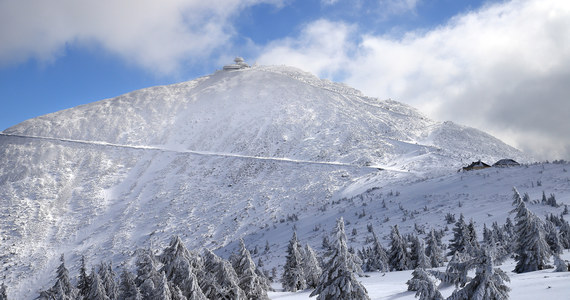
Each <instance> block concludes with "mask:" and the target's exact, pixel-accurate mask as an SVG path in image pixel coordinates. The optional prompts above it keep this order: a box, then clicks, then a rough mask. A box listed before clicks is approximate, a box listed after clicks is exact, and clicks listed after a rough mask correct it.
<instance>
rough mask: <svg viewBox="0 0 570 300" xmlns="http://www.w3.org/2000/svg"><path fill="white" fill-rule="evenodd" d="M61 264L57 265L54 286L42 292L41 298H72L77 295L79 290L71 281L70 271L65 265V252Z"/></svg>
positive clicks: (70, 299)
mask: <svg viewBox="0 0 570 300" xmlns="http://www.w3.org/2000/svg"><path fill="white" fill-rule="evenodd" d="M60 261H61V264H60V265H59V266H58V267H57V272H56V273H57V275H56V281H55V284H54V285H53V287H51V288H50V289H49V290H47V291H42V292H41V293H40V296H39V299H57V300H72V299H75V298H76V297H77V290H76V289H75V288H74V287H73V286H72V285H71V282H70V281H69V271H68V270H67V268H66V267H65V258H64V256H63V254H62V255H61V257H60Z"/></svg>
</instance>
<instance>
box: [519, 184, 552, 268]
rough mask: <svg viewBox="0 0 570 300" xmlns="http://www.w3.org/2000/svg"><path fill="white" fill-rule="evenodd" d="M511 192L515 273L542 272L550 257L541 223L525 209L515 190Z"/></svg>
mask: <svg viewBox="0 0 570 300" xmlns="http://www.w3.org/2000/svg"><path fill="white" fill-rule="evenodd" d="M513 190H514V195H513V199H514V200H513V204H514V205H516V208H515V209H514V210H513V211H514V212H516V216H515V222H516V225H515V234H516V237H517V244H516V248H515V254H516V255H515V260H516V261H517V265H516V267H515V272H516V273H524V272H531V271H537V270H542V269H544V268H545V267H546V262H547V261H548V258H549V256H550V249H549V247H548V244H547V243H546V240H545V233H544V228H543V225H542V222H541V221H540V219H539V218H538V217H536V216H535V215H534V214H533V213H532V212H531V211H530V210H529V209H528V208H527V207H526V205H525V203H524V201H522V200H521V199H520V195H519V193H518V191H517V190H516V188H513Z"/></svg>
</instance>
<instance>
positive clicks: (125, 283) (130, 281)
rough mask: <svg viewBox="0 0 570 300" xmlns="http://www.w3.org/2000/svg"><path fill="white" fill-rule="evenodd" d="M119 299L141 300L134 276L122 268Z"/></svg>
mask: <svg viewBox="0 0 570 300" xmlns="http://www.w3.org/2000/svg"><path fill="white" fill-rule="evenodd" d="M118 299H121V300H142V295H141V293H140V291H139V288H138V287H137V285H136V283H135V276H134V275H133V274H132V273H130V272H129V271H127V270H126V269H123V271H122V272H121V275H120V281H119V297H118Z"/></svg>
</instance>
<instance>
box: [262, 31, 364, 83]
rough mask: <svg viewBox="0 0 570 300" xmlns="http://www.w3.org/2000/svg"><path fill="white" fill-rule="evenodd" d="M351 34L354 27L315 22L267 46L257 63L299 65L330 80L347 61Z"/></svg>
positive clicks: (351, 45) (350, 45)
mask: <svg viewBox="0 0 570 300" xmlns="http://www.w3.org/2000/svg"><path fill="white" fill-rule="evenodd" d="M354 31H355V27H352V26H349V25H347V24H344V23H338V22H337V23H335V22H330V21H327V20H318V21H315V22H313V23H310V24H308V25H307V26H306V27H305V28H304V29H303V30H302V32H301V33H300V35H299V37H297V38H296V39H292V38H286V39H283V40H279V41H276V42H274V43H270V44H269V45H267V46H266V47H265V49H264V51H263V53H264V54H262V55H261V56H260V57H259V58H258V59H257V62H258V63H260V64H280V65H296V66H299V65H300V66H303V68H304V69H306V70H318V73H319V74H320V75H322V76H326V77H333V76H334V75H335V74H337V73H338V72H339V71H341V70H342V69H343V66H342V62H343V61H347V60H348V54H349V53H350V52H351V47H353V46H354V45H353V44H352V43H350V42H349V36H350V35H351V34H352V33H354Z"/></svg>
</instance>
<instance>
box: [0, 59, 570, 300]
mask: <svg viewBox="0 0 570 300" xmlns="http://www.w3.org/2000/svg"><path fill="white" fill-rule="evenodd" d="M0 157H1V158H2V159H1V160H0V201H2V211H1V214H2V218H1V219H0V228H1V230H2V233H1V234H2V237H3V242H2V243H1V245H0V253H2V262H3V268H2V270H3V271H2V274H1V275H2V277H3V278H5V280H4V281H5V282H6V284H7V285H8V286H9V287H10V290H9V292H13V293H14V295H16V296H17V297H16V298H23V299H27V298H31V297H33V296H35V295H36V293H37V289H38V288H40V287H44V286H46V285H49V284H50V283H49V282H48V280H49V278H50V276H51V273H52V272H53V269H54V266H55V264H56V263H57V258H58V257H59V255H60V254H61V253H65V255H66V257H67V258H68V259H69V261H70V265H71V266H74V265H77V263H78V258H79V257H80V255H86V256H87V257H88V259H89V260H90V261H93V262H95V261H99V260H101V259H112V260H113V261H116V262H120V261H123V260H124V259H126V258H127V257H129V256H130V255H131V254H132V252H133V251H134V250H135V249H137V248H140V247H152V248H159V247H160V246H161V245H164V243H166V242H167V241H168V240H169V238H170V236H171V235H174V234H177V235H179V236H181V238H182V239H183V240H184V242H185V243H186V245H187V246H188V247H189V248H201V247H207V248H210V249H218V252H219V253H222V254H224V253H225V254H227V253H228V252H227V251H229V250H230V249H231V247H232V245H233V244H231V243H232V242H235V241H236V240H237V239H238V238H239V237H246V240H247V241H248V242H249V243H250V244H251V245H255V244H258V245H260V246H261V245H264V244H265V241H266V240H267V238H266V237H265V236H266V234H270V236H272V239H273V240H272V243H273V244H278V246H276V247H273V249H274V250H273V251H272V252H271V253H270V254H269V255H270V257H273V256H274V257H275V258H276V260H275V263H276V264H278V263H279V255H282V254H283V251H282V247H284V245H285V242H286V241H287V240H288V238H289V236H290V228H291V226H292V224H290V223H288V222H287V221H286V220H287V216H288V215H292V214H295V215H296V216H298V218H299V221H298V222H299V223H298V224H296V226H297V228H302V230H300V231H302V232H303V236H302V237H303V238H307V239H309V238H311V239H317V238H320V236H321V233H319V232H316V231H315V232H311V231H312V230H313V228H314V227H315V225H318V224H321V226H320V228H321V229H320V230H323V231H325V230H326V228H328V226H326V225H327V224H332V222H334V220H335V218H336V217H338V216H339V215H341V214H343V215H347V216H348V215H355V214H356V215H357V214H358V212H361V211H362V207H361V206H362V205H363V204H362V203H360V202H357V204H358V206H356V205H354V201H355V200H354V199H360V198H354V199H353V197H363V198H362V199H367V200H366V201H368V202H369V204H367V205H369V206H370V207H374V205H379V202H378V199H381V198H382V197H383V196H385V195H387V194H388V193H389V192H388V190H390V191H398V192H400V196H398V197H401V198H398V199H407V200H406V202H405V203H403V204H402V205H404V207H405V209H407V210H409V211H414V210H415V211H420V208H423V207H424V205H426V203H423V202H420V201H419V199H421V197H424V196H425V197H427V198H426V199H428V200H430V199H431V198H430V197H433V199H434V200H433V201H432V202H428V203H429V204H430V205H431V204H433V203H436V204H437V206H435V204H433V205H434V207H435V208H433V210H431V211H430V212H429V214H428V213H425V217H423V218H425V220H424V219H422V218H420V215H419V214H414V218H417V219H418V220H419V219H422V220H424V221H423V222H424V223H431V222H432V221H433V220H434V219H433V218H439V216H440V215H441V214H442V213H443V212H444V211H445V210H446V209H449V208H453V207H454V206H455V205H456V204H457V202H458V201H462V202H469V201H472V200H471V199H473V195H477V193H478V192H477V190H476V187H477V186H485V187H488V186H489V183H493V184H499V183H500V180H499V179H500V178H503V176H507V177H508V176H514V174H518V173H512V174H511V173H508V172H511V171H510V170H499V171H498V172H500V173H498V174H499V175H496V176H497V177H498V178H499V179H497V178H495V180H493V179H491V178H494V176H495V175H494V173H492V172H491V171H489V172H490V173H488V174H489V175H488V176H487V177H484V178H485V179H486V180H489V181H479V179H478V177H473V179H472V180H468V181H467V182H469V183H463V181H462V180H464V178H463V175H461V177H460V175H459V174H456V173H455V171H456V170H457V169H459V168H460V167H461V166H463V165H465V164H466V163H469V162H471V161H473V160H477V159H483V160H486V161H488V162H494V161H496V160H498V159H500V158H506V157H508V158H514V159H516V160H519V161H521V162H526V161H528V160H529V158H528V157H527V156H525V155H524V154H523V153H521V152H519V151H518V150H516V149H514V148H512V147H510V146H508V145H506V144H504V143H502V142H501V141H499V140H497V139H495V138H494V137H492V136H490V135H488V134H485V133H483V132H481V131H478V130H476V129H473V128H467V127H463V126H460V125H457V124H453V123H450V122H445V123H439V122H436V121H433V120H430V119H428V118H427V117H425V116H423V115H422V114H421V113H419V112H418V111H416V110H415V109H413V108H411V107H409V106H406V105H404V104H401V103H398V102H395V101H391V100H386V101H381V100H378V99H373V98H369V97H366V96H363V95H362V94H361V93H360V92H358V91H356V90H354V89H352V88H350V87H347V86H345V85H342V84H337V83H332V82H329V81H324V80H320V79H318V78H316V77H314V76H312V75H310V74H307V73H304V72H302V71H299V70H297V69H293V68H289V67H255V68H251V69H245V70H238V71H230V72H226V71H219V72H216V73H214V74H212V75H209V76H206V77H202V78H199V79H196V80H193V81H189V82H184V83H179V84H174V85H169V86H161V87H152V88H148V89H143V90H139V91H134V92H132V93H129V94H126V95H122V96H119V97H117V98H113V99H107V100H103V101H99V102H95V103H92V104H88V105H83V106H79V107H76V108H72V109H68V110H64V111H60V112H56V113H53V114H49V115H46V116H41V117H38V118H34V119H31V120H28V121H25V122H23V123H21V124H18V125H16V126H14V127H11V128H9V129H7V130H5V131H4V132H2V134H0ZM518 170H523V172H522V173H521V174H526V172H529V171H528V170H524V169H522V168H521V169H518ZM533 170H534V169H533ZM503 172H507V173H503ZM512 172H514V171H512ZM560 172H561V171H560ZM472 174H481V173H472ZM484 174H487V173H484ZM501 174H504V175H501ZM466 176H476V175H466ZM520 176H522V177H521V178H526V179H525V183H519V181H514V180H508V182H505V185H504V186H503V185H499V186H497V188H498V189H499V187H500V191H492V190H490V189H489V188H486V189H483V190H484V191H485V195H491V196H483V195H481V196H480V197H482V198H484V199H486V200H485V201H491V200H492V199H494V198H497V197H498V198H501V199H502V198H503V197H509V192H508V191H510V189H511V188H512V186H513V185H517V186H519V185H520V184H527V185H528V184H529V181H532V180H535V179H534V178H533V177H532V176H535V175H532V176H531V175H528V174H527V175H520ZM515 177H516V176H515ZM517 178H518V177H517ZM549 178H553V180H554V179H556V180H558V179H560V180H562V179H561V178H563V177H560V178H558V177H556V176H552V177H549ZM557 178H558V179H557ZM471 181H473V183H471ZM544 181H546V180H544ZM427 183H432V184H431V185H427ZM435 183H438V184H435ZM439 183H441V184H444V183H446V185H439ZM560 184H561V187H560V188H561V189H562V190H563V191H564V192H565V191H567V183H564V182H563V181H562V183H560ZM564 184H566V185H564ZM464 185H467V187H465V190H466V191H465V192H459V191H457V190H456V189H457V186H464ZM545 186H546V182H545ZM451 187H453V188H451ZM556 187H557V186H556ZM552 188H554V187H552ZM449 189H451V190H452V191H449ZM547 192H549V191H548V190H547ZM551 192H557V191H555V190H552V191H551ZM377 193H383V194H382V195H383V196H380V195H379V194H377ZM503 193H506V195H505V194H503ZM405 195H414V196H413V197H411V196H410V197H411V198H406V197H408V196H405ZM429 195H431V196H429ZM492 195H497V196H492ZM564 195H568V194H564ZM489 197H491V198H489ZM564 197H566V196H564ZM339 199H345V200H341V201H340V202H336V201H338V200H339ZM349 199H353V200H349ZM490 199H491V200H490ZM333 200H334V201H335V203H339V204H335V205H334V207H333V205H331V201H333ZM363 201H364V200H363ZM394 201H395V200H394ZM402 201H403V200H402ZM394 203H396V202H394ZM503 206H504V207H505V209H506V207H507V206H508V205H506V204H504V205H503ZM396 207H397V206H396ZM408 207H409V208H408ZM465 207H467V205H466V206H465ZM477 207H478V208H480V207H481V206H479V205H478V206H477ZM483 207H484V206H483ZM488 209H489V211H495V209H494V208H492V207H489V208H488ZM375 211H376V210H375ZM486 212H487V210H486V209H482V210H481V215H480V216H479V215H476V216H473V217H477V218H479V217H481V218H484V213H486ZM371 215H372V214H371ZM390 215H391V217H390V220H391V221H390V222H387V224H384V226H386V225H390V224H392V223H391V222H400V221H398V220H399V219H400V218H401V217H400V216H398V217H394V216H392V215H393V211H392V212H390ZM432 215H433V216H432ZM496 217H497V218H499V219H500V218H502V215H500V214H497V215H496ZM347 218H348V217H347ZM370 220H372V221H371V222H373V223H374V224H373V225H374V226H381V224H383V223H382V222H383V220H384V218H383V217H382V216H381V213H380V210H379V213H378V216H376V215H375V216H374V217H373V218H372V219H370ZM478 220H479V219H478ZM354 222H356V220H355V221H354ZM358 224H359V226H365V225H364V222H363V221H361V222H360V223H358ZM362 228H364V227H362ZM384 230H385V228H384V229H380V228H379V229H378V231H379V232H380V231H382V232H383V233H385V232H384ZM359 231H361V232H364V229H359ZM359 239H360V241H356V242H360V243H361V242H362V240H363V239H364V236H363V237H359ZM316 243H318V241H316ZM227 246H229V247H227ZM270 257H268V258H267V259H268V260H269V259H270Z"/></svg>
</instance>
